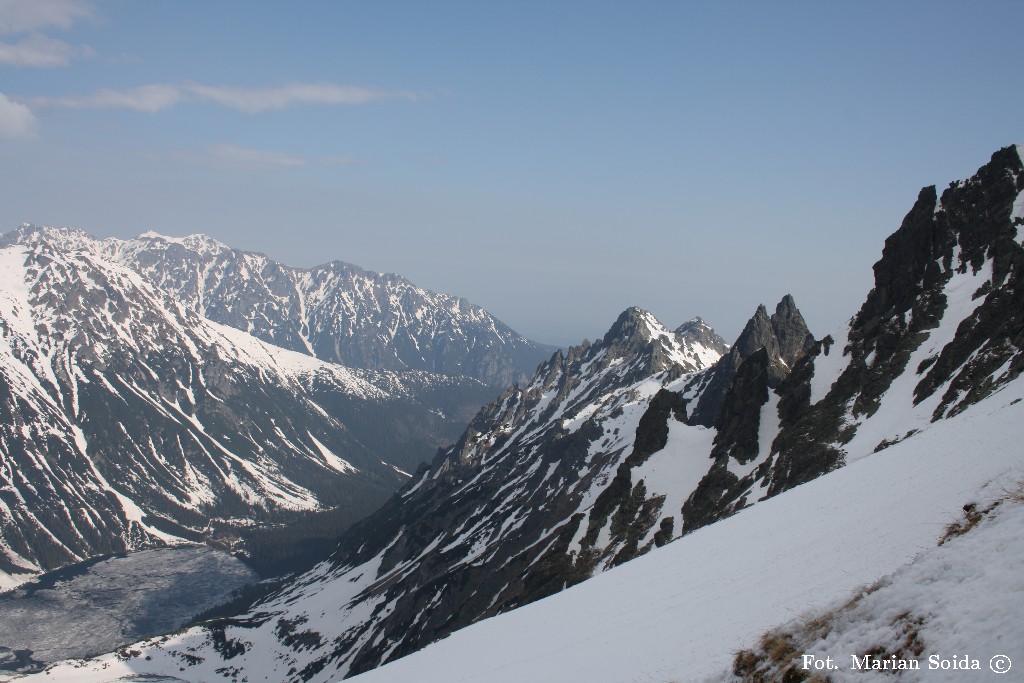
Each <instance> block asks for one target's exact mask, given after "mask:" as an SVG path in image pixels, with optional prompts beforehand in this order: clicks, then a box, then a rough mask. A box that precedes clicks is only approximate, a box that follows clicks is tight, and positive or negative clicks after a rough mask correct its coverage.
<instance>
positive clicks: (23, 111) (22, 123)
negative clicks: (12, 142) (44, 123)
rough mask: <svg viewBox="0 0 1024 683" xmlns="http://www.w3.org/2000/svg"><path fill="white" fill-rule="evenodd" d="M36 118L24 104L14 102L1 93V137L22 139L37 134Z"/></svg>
mask: <svg viewBox="0 0 1024 683" xmlns="http://www.w3.org/2000/svg"><path fill="white" fill-rule="evenodd" d="M35 130H36V117H35V116H33V115H32V110H31V109H29V108H28V107H26V106H25V105H24V104H19V103H18V102H12V101H11V100H9V99H7V96H6V95H4V94H3V93H2V92H0V137H2V138H20V137H31V136H32V135H33V134H35Z"/></svg>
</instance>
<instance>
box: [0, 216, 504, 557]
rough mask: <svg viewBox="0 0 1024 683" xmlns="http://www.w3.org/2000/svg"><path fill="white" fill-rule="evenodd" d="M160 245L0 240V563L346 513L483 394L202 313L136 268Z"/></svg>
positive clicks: (429, 451) (456, 425) (56, 232)
mask: <svg viewBox="0 0 1024 683" xmlns="http://www.w3.org/2000/svg"><path fill="white" fill-rule="evenodd" d="M189 239H190V238H189ZM189 239H186V240H184V241H185V242H189ZM193 241H194V242H195V243H196V244H200V245H207V246H209V245H210V244H211V242H210V241H209V240H206V239H205V238H196V239H195V240H193ZM158 245H162V248H163V249H164V251H165V252H168V253H172V254H173V253H177V252H178V250H177V249H176V248H175V247H176V245H177V243H176V242H167V241H166V240H161V239H158V238H155V237H152V236H150V237H147V238H140V239H139V240H135V241H118V240H104V241H98V240H94V239H92V238H89V237H88V236H86V235H84V233H80V232H74V231H68V230H63V229H48V228H28V227H23V228H21V229H19V230H17V231H14V232H12V233H8V234H7V235H4V236H3V237H2V238H0V340H2V342H0V415H2V419H0V466H2V469H0V572H3V573H4V574H11V575H15V574H22V575H23V574H25V573H26V572H29V573H30V572H37V571H39V570H44V569H52V568H54V567H57V566H61V565H64V564H67V563H69V562H75V561H78V560H81V559H84V558H86V557H90V556H93V555H97V554H102V553H109V552H120V551H124V550H129V549H136V548H140V547H146V546H150V545H155V544H156V545H158V544H162V543H174V542H180V541H181V540H182V539H188V540H198V539H200V538H209V537H210V536H211V534H214V533H217V531H216V529H215V527H218V526H219V527H224V526H225V525H227V526H228V527H230V526H232V525H235V526H237V525H239V524H241V525H248V524H251V523H253V522H270V521H275V520H276V521H280V520H281V519H283V518H284V517H287V516H288V514H289V513H294V512H300V511H310V510H322V509H332V508H333V509H339V510H340V509H342V508H347V509H348V512H346V513H345V514H346V515H347V517H348V518H349V519H350V520H352V521H354V520H355V519H357V518H359V517H361V516H363V515H365V514H366V513H368V512H370V511H371V510H372V509H373V508H374V507H376V506H377V505H379V504H380V503H381V502H382V501H383V500H384V499H385V498H386V497H387V496H388V495H389V494H390V493H391V492H392V491H393V490H394V489H395V488H397V487H398V486H399V485H400V484H401V483H402V482H404V481H405V480H406V479H407V478H408V477H409V474H407V471H412V470H415V468H416V466H417V465H418V464H419V463H420V462H422V461H423V460H428V459H429V458H430V457H432V455H433V453H434V451H435V450H436V448H438V447H439V446H441V445H444V444H446V443H450V442H451V440H453V439H454V438H455V437H456V436H457V435H458V433H459V432H460V431H461V430H462V429H463V428H464V426H465V424H466V422H467V421H468V419H469V417H471V415H472V411H474V410H476V408H477V407H478V406H479V405H480V404H481V403H482V402H483V401H484V400H486V399H487V398H488V397H490V396H493V391H494V390H493V389H491V388H489V387H488V386H486V385H484V384H483V383H481V382H479V381H477V380H475V379H472V378H469V377H466V376H459V377H451V376H445V375H438V374H431V373H426V372H423V371H418V370H406V371H404V372H393V371H388V370H366V369H351V368H346V367H343V366H341V365H339V364H337V363H331V362H326V361H323V360H320V359H317V358H315V357H314V356H312V355H309V354H308V353H300V352H297V351H292V350H288V349H285V348H281V347H279V346H274V345H272V344H269V343H267V342H264V341H261V340H259V339H257V338H256V337H255V336H253V335H250V334H247V333H245V332H244V331H241V330H238V329H235V328H233V327H230V326H228V325H226V324H221V323H217V322H215V321H212V320H210V319H209V318H207V317H206V316H204V315H203V311H201V310H198V309H199V308H200V307H199V306H197V305H196V303H195V301H190V300H189V298H188V297H187V296H183V293H182V292H181V291H180V290H177V289H173V288H172V289H170V290H166V289H161V287H160V286H158V285H160V284H166V281H165V280H162V279H160V278H159V277H157V275H159V269H157V268H156V267H155V266H154V267H151V268H149V269H146V268H143V267H142V266H141V265H140V263H141V261H143V260H144V257H146V258H149V259H151V260H154V259H157V254H158V253H159V249H158V248H157V246H158ZM211 248H212V247H211ZM224 251H226V252H227V254H228V255H231V256H234V257H236V258H237V260H238V261H239V262H242V263H248V262H250V261H251V260H252V259H253V258H256V257H251V256H250V255H244V254H235V253H234V252H230V251H229V250H226V249H225V250H224ZM187 253H193V252H187ZM218 253H220V252H218ZM221 256H222V257H223V258H225V259H226V258H227V256H225V255H224V254H221ZM209 258H210V259H211V263H213V262H214V261H215V256H212V255H211V256H209ZM162 262H163V263H165V264H167V271H166V272H167V273H175V272H177V271H175V268H176V267H178V266H177V265H176V264H175V263H169V262H168V260H167V258H165V259H164V260H163V261H162ZM179 265H180V264H179ZM192 265H193V266H194V265H195V264H192ZM222 266H223V264H222ZM182 267H184V266H182ZM196 267H198V266H196ZM211 267H212V266H211ZM223 267H224V268H227V266H223ZM154 279H155V280H156V283H154V281H153V280H154ZM243 279H244V278H243ZM208 280H210V281H211V282H212V280H213V278H212V276H211V277H210V278H208ZM217 283H218V284H217V287H216V291H217V293H218V296H219V297H221V298H229V299H230V298H231V297H232V296H233V295H232V294H231V293H230V289H231V288H230V286H229V283H228V282H227V281H226V279H225V278H219V279H218V280H217ZM236 284H237V283H236ZM239 286H240V285H239ZM336 294H337V293H336ZM238 296H239V297H241V295H238ZM339 296H340V295H339ZM475 310H478V309H475ZM267 320H268V321H269V319H267ZM267 324H269V322H268V323H267ZM282 324H284V323H282Z"/></svg>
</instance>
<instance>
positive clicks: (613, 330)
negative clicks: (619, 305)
mask: <svg viewBox="0 0 1024 683" xmlns="http://www.w3.org/2000/svg"><path fill="white" fill-rule="evenodd" d="M655 326H656V328H662V329H663V326H662V325H661V323H660V322H658V320H657V319H656V318H655V317H654V316H653V315H652V314H651V313H649V312H648V311H645V310H644V309H642V308H638V307H636V306H630V307H629V308H627V309H626V310H624V311H623V312H622V313H620V314H619V317H618V318H617V319H616V320H615V322H614V323H613V324H612V326H611V327H610V328H609V329H608V331H607V332H606V333H605V335H604V339H603V342H604V344H605V345H606V346H611V345H612V344H615V343H621V342H623V341H629V340H632V339H640V340H644V341H646V340H649V339H650V338H651V334H652V332H653V329H652V328H655Z"/></svg>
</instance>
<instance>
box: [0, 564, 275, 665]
mask: <svg viewBox="0 0 1024 683" xmlns="http://www.w3.org/2000/svg"><path fill="white" fill-rule="evenodd" d="M256 580H257V576H256V573H255V572H253V571H252V570H251V569H249V567H247V566H246V565H245V564H244V563H243V562H241V561H240V560H238V559H237V558H235V557H232V556H231V555H229V554H227V553H224V552H221V551H219V550H214V549H212V548H208V547H206V546H185V547H173V548H158V549H155V550H144V551H140V552H136V553H130V554H128V555H124V556H118V557H111V558H107V559H102V560H99V561H95V560H91V561H88V562H84V563H82V564H78V565H74V566H71V567H65V568H63V569H60V570H57V571H55V572H50V573H49V574H44V575H43V576H41V577H40V578H39V579H38V580H36V581H33V582H31V583H26V584H23V585H21V586H19V587H18V588H17V589H15V590H13V591H10V592H7V593H3V594H0V680H3V679H4V672H12V671H19V670H20V671H31V670H35V669H38V668H39V667H40V666H42V665H44V664H49V663H51V662H55V661H58V660H61V659H69V658H77V657H84V656H87V655H95V654H99V653H102V652H111V651H113V650H115V649H116V648H118V647H120V646H122V645H126V644H128V643H132V642H135V641H137V640H140V639H142V638H146V637H149V636H155V635H160V634H162V633H167V632H170V631H173V630H175V629H177V628H179V627H181V626H182V625H184V624H186V623H188V622H189V621H190V620H191V619H192V618H193V617H194V616H196V615H197V614H200V613H201V612H204V611H205V610H207V609H209V608H210V607H213V606H215V605H217V604H219V603H221V602H224V601H225V600H227V599H228V598H230V596H231V593H232V591H234V590H235V589H237V588H240V587H241V586H243V585H245V584H248V583H252V582H254V581H256ZM163 680H167V679H163Z"/></svg>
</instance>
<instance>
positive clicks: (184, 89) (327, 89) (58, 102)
mask: <svg viewBox="0 0 1024 683" xmlns="http://www.w3.org/2000/svg"><path fill="white" fill-rule="evenodd" d="M417 98H418V95H417V94H416V93H413V92H408V91H402V90H380V89H375V88H363V87H356V86H348V85H334V84H331V83H292V84H289V85H283V86H280V87H276V88H240V87H236V86H224V85H203V84H201V83H189V84H186V85H170V84H166V83H157V84H151V85H143V86H140V87H138V88H132V89H130V90H100V91H97V92H95V93H93V94H91V95H82V96H71V97H39V98H34V99H32V100H29V101H30V103H31V104H32V105H34V106H38V107H66V108H69V109H134V110H135V111H142V112H149V113H153V112H157V111H160V110H162V109H167V108H169V107H172V106H174V105H175V104H178V103H179V102H187V101H193V102H208V103H213V104H219V105H221V106H223V107H227V108H229V109H234V110H236V111H241V112H245V113H247V114H259V113H262V112H265V111H279V110H282V109H288V108H289V107H295V106H299V105H309V104H331V105H358V104H367V103H369V102H377V101H381V100H389V99H408V100H414V99H417Z"/></svg>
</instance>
